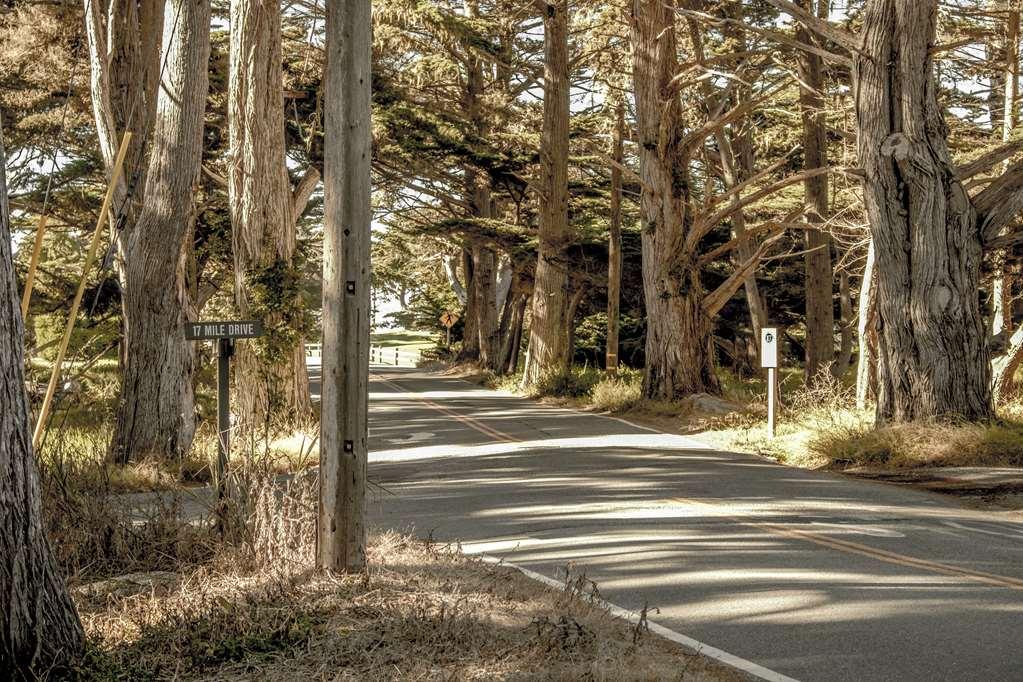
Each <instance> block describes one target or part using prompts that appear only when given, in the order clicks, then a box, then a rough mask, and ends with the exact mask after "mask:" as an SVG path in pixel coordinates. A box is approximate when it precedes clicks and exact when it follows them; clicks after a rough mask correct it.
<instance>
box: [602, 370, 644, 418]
mask: <svg viewBox="0 0 1023 682" xmlns="http://www.w3.org/2000/svg"><path fill="white" fill-rule="evenodd" d="M592 393H593V394H592V398H591V401H590V403H591V405H593V407H594V408H595V409H597V410H601V411H605V412H626V411H628V410H631V409H632V408H634V407H636V406H637V405H638V404H639V403H640V401H641V400H642V399H643V375H642V374H641V373H640V372H637V371H636V370H630V369H623V370H621V371H619V373H618V374H614V375H609V376H606V377H604V378H603V379H601V380H600V381H599V382H597V384H596V385H595V386H594V387H593V392H592Z"/></svg>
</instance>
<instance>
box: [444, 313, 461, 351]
mask: <svg viewBox="0 0 1023 682" xmlns="http://www.w3.org/2000/svg"><path fill="white" fill-rule="evenodd" d="M457 322H458V313H453V312H451V311H450V310H445V311H444V314H443V315H441V316H440V323H441V324H442V325H444V326H445V327H447V330H448V341H447V347H448V348H451V328H452V327H454V326H455V324H456V323H457Z"/></svg>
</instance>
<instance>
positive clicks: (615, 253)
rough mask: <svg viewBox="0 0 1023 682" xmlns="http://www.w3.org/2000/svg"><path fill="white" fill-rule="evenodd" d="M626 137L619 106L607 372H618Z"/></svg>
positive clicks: (610, 242)
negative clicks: (623, 164)
mask: <svg viewBox="0 0 1023 682" xmlns="http://www.w3.org/2000/svg"><path fill="white" fill-rule="evenodd" d="M624 137H625V106H624V105H623V104H622V102H621V101H619V102H618V103H617V105H616V106H615V130H614V142H613V148H612V150H611V155H612V158H613V159H614V165H612V166H611V230H610V237H609V239H608V245H607V371H608V372H617V371H618V329H619V323H620V320H619V308H620V307H621V297H622V168H621V166H622V163H623V162H624V159H625V153H624V146H625V143H624Z"/></svg>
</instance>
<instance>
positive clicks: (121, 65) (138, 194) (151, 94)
mask: <svg viewBox="0 0 1023 682" xmlns="http://www.w3.org/2000/svg"><path fill="white" fill-rule="evenodd" d="M84 4H85V7H84V9H85V12H84V14H85V28H86V42H87V45H88V49H89V67H90V83H91V87H90V94H91V97H92V109H93V118H94V121H95V124H96V133H97V137H98V138H99V147H100V156H101V157H102V158H103V163H104V167H105V170H106V175H107V177H108V178H110V177H111V175H112V174H113V171H114V167H113V166H114V160H115V157H116V156H117V150H118V147H119V146H120V141H121V136H122V135H123V134H124V132H131V133H132V137H131V142H130V146H129V149H128V154H127V156H126V158H125V160H124V166H123V169H122V170H123V175H122V178H123V179H122V180H121V181H119V182H118V184H117V186H116V187H115V188H114V194H113V199H114V203H113V209H112V212H111V220H110V222H111V225H112V226H113V228H114V230H113V235H114V236H113V238H114V241H115V243H116V245H117V258H116V259H115V261H114V265H115V269H116V271H117V276H118V282H119V284H120V287H121V290H122V292H123V291H124V290H125V289H126V288H127V286H128V281H127V276H126V274H125V267H126V266H125V261H126V259H127V253H126V245H125V236H126V235H127V233H128V232H130V231H131V230H132V229H133V228H134V226H135V224H136V223H137V222H138V218H139V214H140V212H141V210H142V206H143V205H144V203H145V174H146V169H147V167H148V160H149V159H148V154H149V146H150V140H151V139H152V132H153V128H154V126H155V117H156V103H157V86H158V85H159V78H160V65H161V59H160V58H161V47H162V44H163V42H162V40H161V36H162V34H163V29H164V26H163V21H164V12H165V7H166V2H165V0H127V1H125V2H119V0H84ZM128 314H130V313H128V312H127V311H124V310H122V320H121V326H122V332H124V331H125V330H126V329H127V326H128V324H129V323H130V320H128V319H127V315H128ZM122 341H123V339H122ZM126 353H127V347H126V344H124V343H123V342H122V343H121V346H120V349H119V359H120V362H121V369H122V371H123V369H124V364H125V363H126V362H127V358H126V357H125V355H126Z"/></svg>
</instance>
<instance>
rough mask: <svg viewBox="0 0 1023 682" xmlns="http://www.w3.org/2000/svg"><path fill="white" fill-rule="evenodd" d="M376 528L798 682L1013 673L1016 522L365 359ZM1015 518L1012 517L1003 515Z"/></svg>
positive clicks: (1019, 600)
mask: <svg viewBox="0 0 1023 682" xmlns="http://www.w3.org/2000/svg"><path fill="white" fill-rule="evenodd" d="M372 374H373V376H372V382H371V385H370V392H371V411H370V419H371V426H370V428H371V436H370V449H371V455H370V461H371V466H370V478H371V479H372V480H373V481H374V482H375V483H377V484H379V485H380V486H382V487H383V489H384V491H381V490H379V489H377V490H376V491H375V492H374V493H373V499H372V502H371V515H372V521H373V523H374V525H376V526H379V527H394V528H399V529H408V528H412V527H414V528H415V530H416V531H417V532H418V533H420V534H424V535H425V534H427V533H432V534H433V535H434V537H436V538H439V539H449V540H456V539H457V540H460V541H461V542H462V543H463V544H464V546H465V548H466V549H467V550H469V551H486V552H488V553H490V554H492V555H495V556H500V557H504V558H506V559H507V560H509V561H514V562H515V563H517V564H519V565H522V566H526V567H528V568H531V569H533V570H536V571H538V572H540V573H543V574H545V575H548V576H552V577H556V576H558V574H559V572H561V571H562V570H563V569H564V567H565V566H566V565H568V564H572V566H573V570H575V571H583V572H585V573H586V575H587V576H588V577H590V578H592V579H594V580H596V581H597V583H598V584H599V586H600V590H601V592H602V594H603V595H604V596H605V598H607V599H609V600H610V601H612V602H615V603H617V604H620V605H622V606H625V607H626V608H629V609H637V610H638V609H640V608H642V607H643V605H644V604H649V605H650V606H651V607H656V608H657V609H659V613H657V614H655V615H653V616H652V618H653V619H654V620H656V621H658V622H660V623H661V624H663V625H666V626H667V627H670V628H672V629H674V630H676V631H679V632H681V633H684V634H686V635H689V636H691V637H694V638H696V639H698V640H700V641H702V642H705V643H707V644H709V645H712V646H715V647H718V648H720V649H724V650H725V651H728V652H730V653H732V654H735V655H737V656H740V657H742V658H745V659H748V660H750V661H753V662H755V663H757V664H759V665H762V666H765V667H767V668H770V669H772V670H775V671H777V672H779V673H782V674H785V675H789V676H791V677H794V678H797V679H801V680H857V681H861V680H946V679H947V680H953V679H962V680H966V679H974V680H1020V679H1023V647H1021V645H1020V639H1021V635H1023V524H1020V523H1018V522H1013V520H1012V518H1008V517H1004V516H998V515H995V514H991V513H984V512H978V511H971V510H967V509H963V508H960V507H959V506H957V505H956V504H955V502H954V501H953V500H951V499H949V498H942V497H938V496H936V495H933V494H930V493H923V492H917V491H913V490H907V489H905V488H899V487H894V486H888V485H884V484H880V483H871V482H864V481H856V480H851V479H846V478H842V477H837V476H831V475H826V474H821V473H815V472H807V471H801V470H794V469H789V468H785V467H782V466H778V465H775V464H771V463H768V462H765V461H763V460H761V459H758V458H755V457H750V456H745V455H737V454H729V453H724V452H718V451H714V450H712V449H709V448H707V447H705V446H703V445H701V444H700V443H698V442H696V441H693V440H691V439H687V438H683V437H679V436H670V435H665V434H659V433H656V432H651V431H649V430H646V429H643V428H641V427H637V426H633V425H629V424H627V423H625V422H622V421H618V420H614V419H610V418H606V417H600V416H596V415H586V414H582V413H578V412H574V411H569V410H563V409H558V408H554V407H549V406H543V405H537V404H535V403H533V402H531V401H527V400H523V399H521V398H516V397H514V396H510V395H507V394H502V393H498V392H494V391H488V390H484V389H481V388H478V387H475V386H472V385H470V384H467V383H465V382H462V381H459V380H457V379H450V378H441V377H437V376H432V375H429V374H424V373H422V372H417V371H416V370H399V369H395V368H379V367H374V368H373V372H372ZM1013 518H1018V517H1013Z"/></svg>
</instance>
